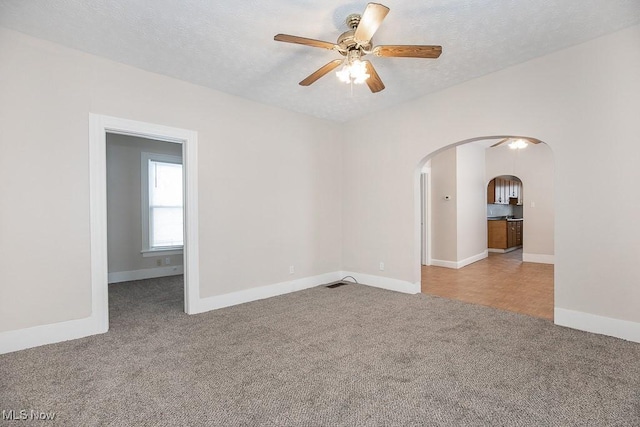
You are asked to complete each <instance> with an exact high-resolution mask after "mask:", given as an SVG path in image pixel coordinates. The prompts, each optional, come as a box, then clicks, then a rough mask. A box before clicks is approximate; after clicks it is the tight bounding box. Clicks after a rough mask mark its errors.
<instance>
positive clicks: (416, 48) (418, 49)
mask: <svg viewBox="0 0 640 427" xmlns="http://www.w3.org/2000/svg"><path fill="white" fill-rule="evenodd" d="M373 53H374V54H375V55H377V56H387V57H403V58H437V57H439V56H440V54H441V53H442V46H420V45H387V46H376V47H375V48H374V49H373Z"/></svg>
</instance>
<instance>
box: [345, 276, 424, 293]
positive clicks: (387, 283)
mask: <svg viewBox="0 0 640 427" xmlns="http://www.w3.org/2000/svg"><path fill="white" fill-rule="evenodd" d="M345 276H352V277H354V278H355V279H356V280H357V281H358V283H360V284H363V285H368V286H373V287H376V288H382V289H387V290H390V291H396V292H402V293H404V294H419V293H420V282H417V283H411V282H406V281H404V280H398V279H392V278H390V277H382V276H374V275H371V274H363V273H354V272H351V271H342V272H340V277H339V279H340V278H343V277H345Z"/></svg>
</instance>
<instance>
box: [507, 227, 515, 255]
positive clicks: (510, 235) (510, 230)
mask: <svg viewBox="0 0 640 427" xmlns="http://www.w3.org/2000/svg"><path fill="white" fill-rule="evenodd" d="M515 245H516V225H515V223H514V222H513V221H507V247H508V248H510V247H512V246H515Z"/></svg>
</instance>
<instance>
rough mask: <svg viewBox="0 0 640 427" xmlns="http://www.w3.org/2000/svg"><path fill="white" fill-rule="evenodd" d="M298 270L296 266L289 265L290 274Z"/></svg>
mask: <svg viewBox="0 0 640 427" xmlns="http://www.w3.org/2000/svg"><path fill="white" fill-rule="evenodd" d="M295 272H296V269H295V268H294V266H293V265H290V266H289V274H294V273H295Z"/></svg>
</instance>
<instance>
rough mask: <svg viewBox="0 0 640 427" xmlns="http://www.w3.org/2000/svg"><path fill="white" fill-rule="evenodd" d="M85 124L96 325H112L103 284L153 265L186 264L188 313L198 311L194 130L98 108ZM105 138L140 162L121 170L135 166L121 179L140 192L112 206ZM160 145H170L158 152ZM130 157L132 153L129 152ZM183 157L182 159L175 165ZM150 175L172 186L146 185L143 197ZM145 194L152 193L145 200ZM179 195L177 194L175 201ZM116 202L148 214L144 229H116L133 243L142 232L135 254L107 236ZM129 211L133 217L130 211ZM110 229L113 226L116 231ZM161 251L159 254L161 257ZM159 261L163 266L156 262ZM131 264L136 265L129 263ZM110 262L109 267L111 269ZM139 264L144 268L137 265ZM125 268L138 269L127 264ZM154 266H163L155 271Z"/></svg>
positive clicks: (169, 268) (168, 269)
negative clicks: (152, 187) (179, 215)
mask: <svg viewBox="0 0 640 427" xmlns="http://www.w3.org/2000/svg"><path fill="white" fill-rule="evenodd" d="M89 130H90V135H89V157H90V178H91V179H90V202H91V203H90V206H91V287H92V317H94V318H95V319H96V322H97V323H98V325H99V326H98V328H97V329H99V331H100V332H106V331H107V330H108V328H109V304H108V301H109V288H108V286H109V285H108V283H109V282H112V283H114V282H119V281H123V280H122V279H125V280H126V279H131V278H134V279H135V278H137V276H136V275H139V274H143V275H144V274H147V273H150V272H151V274H153V272H154V271H155V272H156V273H160V274H162V275H168V274H167V273H178V272H179V270H180V269H183V271H184V285H183V287H184V311H185V312H186V313H195V312H197V311H198V302H199V266H198V198H197V197H198V191H197V188H198V186H197V177H198V171H197V165H198V162H197V133H196V132H195V131H190V130H185V129H178V128H172V127H167V126H162V125H157V124H151V123H145V122H137V121H133V120H127V119H120V118H116V117H109V116H102V115H95V114H91V115H90V121H89ZM108 138H109V139H111V140H112V142H113V141H119V142H120V144H121V145H122V147H121V148H124V152H125V153H123V154H124V157H122V158H127V155H129V156H131V153H130V152H129V153H128V154H127V152H128V151H131V150H134V151H136V154H135V155H133V161H134V162H135V163H137V164H138V165H139V166H140V169H139V170H140V172H139V174H137V175H136V173H135V172H132V170H133V168H129V169H127V170H128V172H125V171H121V173H122V174H126V173H133V174H134V175H135V177H134V180H133V181H132V182H134V183H133V184H132V183H131V182H127V183H124V186H127V185H133V186H135V187H136V189H138V188H139V189H140V191H141V193H139V194H137V195H136V191H133V192H130V193H128V195H125V196H123V197H124V198H125V199H127V198H128V200H127V201H126V202H122V204H121V206H117V204H116V205H115V206H108V203H107V181H108V179H107V178H108V175H107V139H108ZM158 147H162V148H160V149H159V148H158ZM111 148H112V147H111ZM163 150H164V151H166V150H169V151H170V152H162V153H161V152H159V151H163ZM112 151H113V150H112ZM111 154H113V153H111ZM129 160H132V159H131V158H129ZM180 161H181V164H180V165H179V167H178V162H180ZM149 168H153V170H149ZM116 169H117V168H116ZM178 169H180V170H178ZM115 173H116V174H117V173H118V171H117V170H116V171H115ZM176 175H182V182H181V183H180V184H176V181H175V180H174V179H169V178H171V177H173V178H175V177H176ZM135 178H138V179H139V180H140V182H135V181H136V179H135ZM144 178H146V181H145V179H144ZM118 179H121V180H123V181H126V180H125V179H123V177H117V176H116V177H114V180H118ZM149 179H151V180H154V181H156V180H167V179H169V181H171V183H172V184H171V183H170V184H169V187H171V188H169V187H167V185H164V184H163V185H164V187H163V185H159V186H158V188H157V191H159V193H158V194H151V193H152V190H149V191H150V192H151V193H150V194H147V195H146V196H147V199H145V198H144V194H143V193H144V192H143V187H145V185H146V186H147V188H150V183H149ZM145 182H146V184H145ZM121 184H122V183H121ZM165 184H166V183H165ZM176 185H177V186H178V187H181V188H180V190H181V192H182V194H178V188H176ZM161 187H163V188H161ZM160 190H162V191H160ZM160 192H161V193H162V194H160ZM156 196H157V197H156ZM149 197H151V200H149V199H148V198H149ZM154 197H155V198H154ZM180 197H182V200H179V199H180ZM116 199H117V198H116ZM136 205H137V206H136ZM178 207H180V209H181V210H182V221H179V220H176V215H177V213H176V212H177V210H178V209H177V208H178ZM119 209H124V210H126V209H131V210H137V209H139V210H140V219H142V218H143V217H144V216H145V215H147V217H148V218H147V219H148V221H147V222H146V226H147V228H146V229H145V225H144V221H141V223H140V228H139V230H142V231H141V232H140V233H138V232H136V231H135V229H136V224H134V226H132V227H133V228H131V229H130V230H128V231H123V230H120V232H121V233H122V234H127V233H129V232H130V234H132V235H130V236H126V237H125V240H127V239H128V240H131V241H133V242H135V241H137V239H139V245H140V246H138V247H139V248H140V250H139V254H135V250H133V252H131V253H129V254H128V255H125V256H124V257H122V259H118V256H119V255H121V253H120V254H119V253H118V251H119V250H120V251H121V252H127V251H131V250H132V249H131V248H129V249H126V250H125V249H122V248H109V245H111V244H115V243H116V242H115V241H113V242H110V241H109V239H108V235H109V233H108V231H109V230H108V223H109V221H110V220H111V221H113V220H115V218H116V217H117V216H118V215H117V213H118V211H119ZM108 210H110V211H111V216H112V217H111V218H108V215H107V212H108ZM133 216H134V217H135V215H133ZM171 218H173V221H172V220H171ZM134 221H135V220H134ZM158 221H159V222H158ZM167 221H168V222H167ZM180 222H181V223H180ZM159 223H165V225H166V224H167V223H171V225H170V226H169V227H168V228H167V227H164V228H163V231H162V232H160V233H157V231H158V230H157V229H156V230H154V224H156V225H157V224H159ZM114 224H117V223H113V222H112V227H114V228H117V227H118V226H117V225H114ZM180 229H181V230H180ZM131 230H133V231H131ZM112 231H115V232H117V231H118V230H115V229H114V230H112ZM145 233H146V234H145ZM145 236H146V240H145ZM180 240H182V242H181V241H180ZM180 244H182V249H181V250H180V248H179V247H178V246H180ZM133 245H137V243H133ZM109 249H112V250H111V251H110V250H109ZM160 252H162V255H161V256H158V255H159V253H160ZM134 254H135V255H134ZM134 258H135V259H134ZM158 262H159V263H160V264H161V265H158ZM134 263H138V264H135V265H134ZM154 263H155V266H154V265H153V264H154ZM180 265H182V267H180ZM110 266H111V268H112V271H109V270H110V268H109V267H110ZM140 266H142V267H143V268H138V267H140ZM125 268H135V269H134V270H124V269H125ZM157 268H160V270H162V271H158V270H157ZM116 270H118V271H116Z"/></svg>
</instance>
